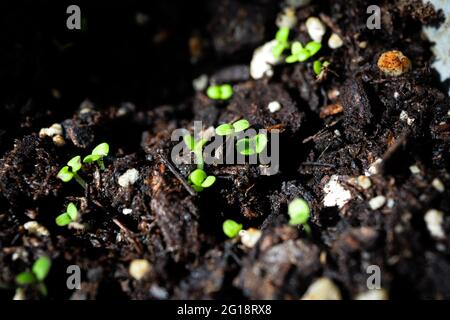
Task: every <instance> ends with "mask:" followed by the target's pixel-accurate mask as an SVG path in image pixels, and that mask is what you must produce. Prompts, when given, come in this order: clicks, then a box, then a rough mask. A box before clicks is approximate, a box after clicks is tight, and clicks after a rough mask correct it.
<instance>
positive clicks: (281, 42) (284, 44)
mask: <svg viewBox="0 0 450 320" xmlns="http://www.w3.org/2000/svg"><path fill="white" fill-rule="evenodd" d="M288 38H289V28H287V27H282V28H280V29H278V31H277V33H276V35H275V40H276V42H277V43H276V45H275V46H274V47H273V49H272V54H273V56H274V57H275V58H279V57H280V56H281V55H282V54H283V51H284V50H286V49H287V48H289V41H288Z"/></svg>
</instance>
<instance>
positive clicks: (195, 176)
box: [189, 169, 206, 187]
mask: <svg viewBox="0 0 450 320" xmlns="http://www.w3.org/2000/svg"><path fill="white" fill-rule="evenodd" d="M205 179H206V172H205V171H203V170H202V169H195V170H194V171H192V172H191V174H190V175H189V180H190V181H191V182H192V183H193V184H194V185H196V186H199V187H200V186H201V185H202V182H203V181H204V180H205Z"/></svg>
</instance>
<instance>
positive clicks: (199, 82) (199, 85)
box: [192, 74, 208, 92]
mask: <svg viewBox="0 0 450 320" xmlns="http://www.w3.org/2000/svg"><path fill="white" fill-rule="evenodd" d="M207 86H208V76H207V75H206V74H202V75H201V76H199V77H198V78H195V79H194V80H192V87H193V88H194V90H195V91H197V92H200V91H203V90H205V89H206V87H207Z"/></svg>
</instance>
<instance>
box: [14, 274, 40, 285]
mask: <svg viewBox="0 0 450 320" xmlns="http://www.w3.org/2000/svg"><path fill="white" fill-rule="evenodd" d="M16 282H17V284H19V285H26V284H31V283H34V282H36V277H35V275H34V273H32V272H22V273H19V274H18V275H17V276H16Z"/></svg>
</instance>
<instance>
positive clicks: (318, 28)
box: [306, 17, 326, 42]
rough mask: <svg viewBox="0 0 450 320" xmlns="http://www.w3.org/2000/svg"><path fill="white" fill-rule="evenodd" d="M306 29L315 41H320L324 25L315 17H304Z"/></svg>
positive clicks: (323, 32)
mask: <svg viewBox="0 0 450 320" xmlns="http://www.w3.org/2000/svg"><path fill="white" fill-rule="evenodd" d="M306 30H308V34H309V36H310V37H311V39H313V40H314V41H316V42H322V38H323V35H324V34H325V32H326V28H325V25H324V24H323V22H322V21H320V19H319V18H317V17H309V18H308V19H306Z"/></svg>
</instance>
